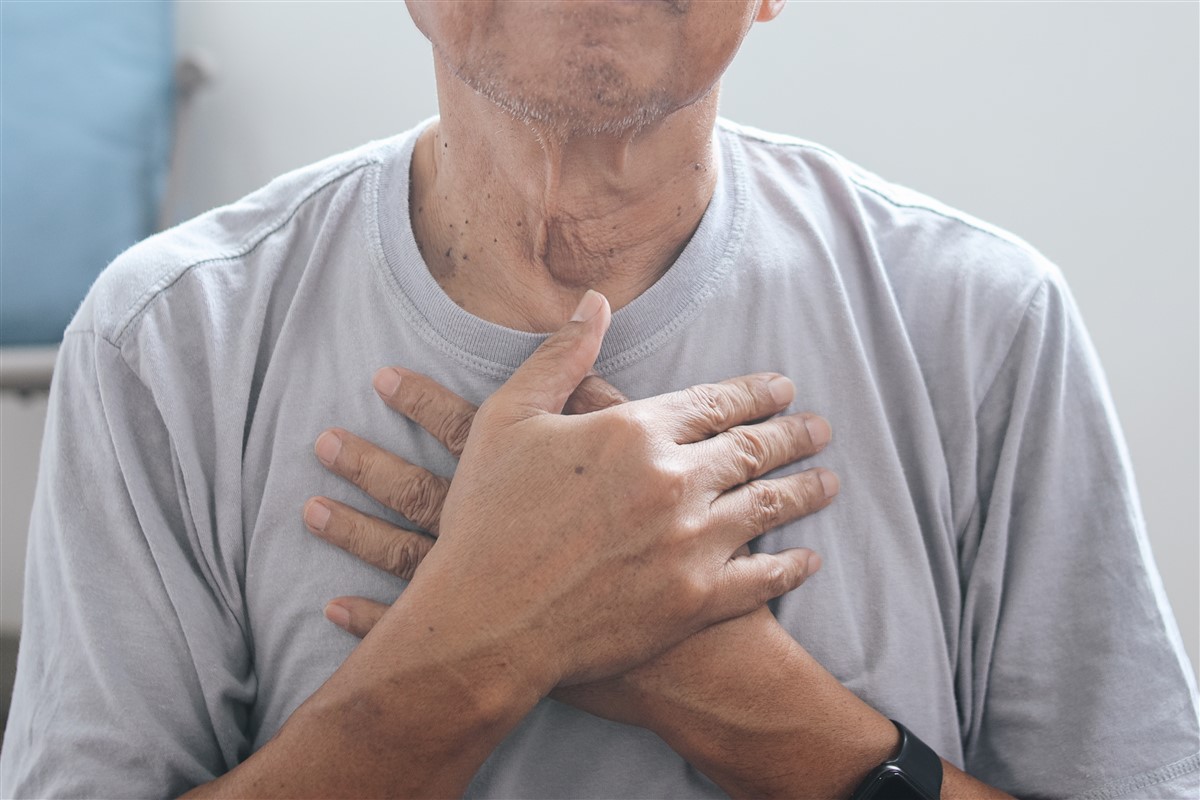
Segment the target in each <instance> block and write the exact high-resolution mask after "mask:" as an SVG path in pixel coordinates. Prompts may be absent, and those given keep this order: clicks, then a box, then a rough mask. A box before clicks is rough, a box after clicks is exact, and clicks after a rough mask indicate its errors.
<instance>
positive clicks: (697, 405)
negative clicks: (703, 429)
mask: <svg viewBox="0 0 1200 800" xmlns="http://www.w3.org/2000/svg"><path fill="white" fill-rule="evenodd" d="M684 393H685V395H686V396H687V399H688V402H689V404H690V405H691V406H692V408H694V409H695V410H696V411H697V412H699V413H700V414H701V415H702V416H703V417H704V419H706V420H708V421H709V422H710V423H712V425H713V426H714V427H717V428H720V429H721V430H724V429H726V428H728V427H729V426H730V425H732V424H733V420H734V416H735V409H734V407H733V403H732V402H731V401H730V399H729V395H728V394H726V393H724V392H722V391H721V390H720V389H719V388H718V387H716V386H715V385H712V384H701V385H699V386H690V387H688V388H687V389H685V390H684Z"/></svg>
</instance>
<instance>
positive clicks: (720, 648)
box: [304, 368, 837, 728]
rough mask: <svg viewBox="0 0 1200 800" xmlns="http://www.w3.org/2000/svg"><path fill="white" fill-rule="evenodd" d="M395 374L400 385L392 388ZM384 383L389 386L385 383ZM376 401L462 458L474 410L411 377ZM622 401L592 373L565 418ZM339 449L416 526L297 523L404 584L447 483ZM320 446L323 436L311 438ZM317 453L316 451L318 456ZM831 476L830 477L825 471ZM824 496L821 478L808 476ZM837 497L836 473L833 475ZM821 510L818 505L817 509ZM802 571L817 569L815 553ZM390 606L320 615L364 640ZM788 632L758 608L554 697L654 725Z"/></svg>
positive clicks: (332, 520) (378, 451) (428, 544)
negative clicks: (610, 675) (629, 667)
mask: <svg viewBox="0 0 1200 800" xmlns="http://www.w3.org/2000/svg"><path fill="white" fill-rule="evenodd" d="M395 376H400V378H401V380H400V382H399V384H398V385H397V384H395V383H394V378H395ZM389 378H391V380H390V381H389V380H388V379H389ZM375 386H376V389H377V391H378V392H379V394H380V396H381V397H382V398H383V399H384V401H385V402H386V403H387V404H388V405H389V406H390V407H391V408H393V409H394V410H396V411H398V412H400V413H402V414H404V415H405V416H407V417H408V418H410V419H412V420H413V421H414V422H416V423H417V424H419V425H420V426H421V427H422V428H424V429H425V430H426V431H428V432H429V433H430V434H432V435H433V436H434V437H435V438H437V439H438V441H440V442H441V443H442V444H443V445H444V446H445V447H446V448H447V449H448V450H449V451H450V453H451V454H452V455H454V456H455V457H457V456H459V455H460V454H461V453H462V450H463V447H464V445H465V443H466V440H467V435H468V434H469V432H470V430H471V423H472V420H473V419H474V415H475V411H476V408H475V406H473V405H471V404H470V403H468V402H467V401H466V400H464V399H462V398H461V397H459V396H457V395H455V394H454V393H452V392H450V391H449V390H447V389H445V388H444V387H442V386H441V385H440V384H438V383H436V382H434V381H433V380H431V379H429V378H427V377H425V376H423V375H420V374H418V373H413V372H408V371H404V372H403V373H401V372H400V371H398V370H393V369H390V368H389V369H384V370H381V371H380V372H379V373H377V375H376V379H375ZM625 401H626V398H625V397H624V395H622V394H621V393H620V392H619V391H618V390H617V389H616V388H614V387H613V386H611V385H609V384H608V383H606V382H604V381H603V380H601V379H600V378H598V377H596V376H590V377H588V378H585V379H584V381H583V382H582V383H581V384H580V385H579V388H578V389H576V391H575V393H574V394H573V395H571V397H570V399H569V400H568V402H567V405H566V408H565V412H566V413H570V414H582V413H589V412H592V411H599V410H602V409H604V408H608V407H610V406H613V405H617V404H619V403H623V402H625ZM805 422H806V426H805V427H806V428H807V429H808V430H811V431H816V434H817V436H816V439H817V441H816V442H814V443H813V447H812V451H813V452H816V451H819V450H820V449H821V447H823V446H824V443H825V442H826V441H828V438H829V434H828V431H829V429H828V424H827V423H826V422H825V421H824V420H822V419H821V418H820V417H817V416H815V415H807V416H806V417H805ZM337 435H338V437H339V438H340V439H341V440H342V447H341V449H340V451H339V452H338V454H337V457H336V459H335V460H334V461H333V462H327V461H324V460H323V463H324V464H325V466H326V467H327V468H329V469H330V470H332V471H333V472H335V473H336V474H338V475H340V476H342V477H344V478H346V479H347V480H349V481H351V482H353V483H354V484H355V485H356V486H358V487H359V488H361V489H362V490H364V491H365V492H367V494H369V495H370V496H371V497H373V498H375V499H376V500H378V501H379V502H380V503H382V504H384V505H386V506H387V507H389V508H391V509H393V510H395V511H397V512H399V513H400V514H402V515H403V516H404V517H405V518H406V519H408V520H410V521H412V522H413V523H414V524H415V525H417V526H419V527H420V529H421V530H420V531H409V530H405V529H403V528H399V527H397V526H394V525H392V524H391V523H388V522H386V521H384V520H382V519H379V518H377V517H373V516H370V515H367V514H364V513H362V512H360V511H357V510H355V509H354V508H351V507H350V506H347V505H345V504H343V503H339V502H337V501H334V500H329V499H327V498H312V499H311V500H309V501H308V503H307V504H306V505H305V509H304V519H305V523H306V524H307V525H308V527H309V530H311V531H312V532H313V533H315V534H316V535H318V536H320V537H322V538H323V539H325V540H326V541H329V542H330V543H332V544H335V545H337V546H338V547H341V548H343V549H345V550H347V551H348V552H350V553H352V554H354V555H356V556H358V557H359V558H361V559H363V560H364V561H366V562H368V563H370V564H372V565H374V566H376V567H379V568H380V569H383V570H385V571H387V572H390V573H392V574H394V575H396V576H397V577H400V578H403V579H405V580H410V579H411V578H412V577H413V575H414V574H415V572H416V570H417V567H418V566H419V565H420V563H421V561H422V559H423V558H424V557H425V555H426V554H427V553H428V552H429V551H430V549H431V548H432V547H433V545H434V542H435V541H436V538H437V534H438V526H439V521H440V513H441V507H442V502H443V501H444V500H445V497H446V493H447V491H448V490H449V487H450V481H449V480H447V479H446V478H442V477H440V476H437V475H434V474H433V473H431V472H429V471H427V470H424V469H422V468H420V467H417V466H415V465H413V464H410V463H409V462H407V461H405V460H404V459H402V458H400V457H399V456H396V455H394V454H392V453H389V452H388V451H386V450H383V449H382V448H379V447H377V446H375V445H373V444H371V443H370V442H367V441H365V440H363V439H361V438H359V437H356V436H354V435H352V434H349V433H347V432H345V431H342V430H340V429H339V430H338V431H337ZM318 441H320V439H318ZM319 450H320V448H319V447H318V451H319ZM825 474H827V475H829V476H831V477H832V473H825ZM812 480H813V483H814V484H815V486H814V488H815V489H816V491H817V492H820V491H821V487H822V483H821V479H820V473H819V472H817V471H814V474H813V475H812ZM832 480H833V481H834V483H833V487H834V490H835V491H836V486H837V484H836V477H832ZM815 505H817V506H820V505H822V504H820V503H816V504H815ZM812 559H813V563H810V566H809V571H808V572H809V574H810V575H811V574H812V573H813V572H815V571H816V569H817V568H819V566H820V560H819V557H818V556H816V555H815V554H814V555H813V556H812ZM388 608H389V606H388V605H386V604H383V603H377V602H375V601H372V600H368V599H366V598H362V597H338V598H335V599H334V600H332V601H330V602H329V604H328V605H327V606H326V611H325V613H326V616H327V617H328V618H329V619H330V620H331V621H332V622H334V623H336V624H338V625H339V626H341V627H343V628H345V629H346V630H347V631H349V632H350V633H353V634H354V635H356V636H358V637H360V638H361V637H363V636H365V635H366V634H367V633H368V632H369V631H370V630H371V629H372V628H373V627H374V626H375V623H376V622H378V621H379V619H380V617H382V616H383V614H384V612H385V611H386V610H387V609H388ZM794 645H795V642H794V641H793V640H792V639H791V637H790V635H789V634H787V632H786V631H784V630H783V628H782V627H781V626H780V625H779V624H778V622H776V620H775V618H774V616H772V615H771V613H770V611H769V610H768V609H767V608H766V606H763V607H761V608H759V609H758V610H757V611H755V612H753V613H751V614H748V615H746V616H744V617H739V618H736V619H732V620H728V621H726V622H722V623H720V624H717V625H713V626H712V627H710V628H707V629H705V630H702V631H700V632H699V633H696V634H694V635H693V636H691V637H690V638H688V639H686V640H684V641H683V642H681V643H680V644H678V645H676V646H675V647H673V648H671V649H670V650H668V651H666V652H665V653H662V654H661V655H660V656H658V657H657V658H655V659H653V660H651V661H649V662H647V663H645V664H643V665H641V666H639V667H637V668H635V669H632V670H630V671H629V672H626V673H625V674H623V675H619V676H617V677H614V678H609V679H606V680H602V681H597V682H593V683H587V684H581V685H576V686H571V687H566V688H559V689H556V690H555V691H554V692H553V693H552V694H551V697H553V698H554V699H556V700H559V701H561V702H565V703H568V704H570V705H573V706H575V707H577V708H580V709H581V710H583V711H586V712H588V713H591V714H594V715H596V716H601V717H604V718H606V719H611V720H614V721H616V722H623V723H626V724H632V725H639V726H641V727H648V728H654V727H655V722H656V719H657V718H658V717H660V716H664V715H670V714H671V713H672V712H673V710H674V709H675V708H676V707H693V706H696V707H704V706H707V705H709V704H710V701H711V695H712V693H714V692H721V691H724V690H727V689H728V687H729V686H730V685H731V682H736V681H737V680H739V678H743V677H745V676H744V672H742V671H741V670H742V665H744V664H745V663H746V659H755V658H758V659H766V660H767V663H769V662H770V659H772V658H773V657H774V656H776V655H778V654H779V653H781V652H782V651H783V650H786V649H787V647H789V646H794Z"/></svg>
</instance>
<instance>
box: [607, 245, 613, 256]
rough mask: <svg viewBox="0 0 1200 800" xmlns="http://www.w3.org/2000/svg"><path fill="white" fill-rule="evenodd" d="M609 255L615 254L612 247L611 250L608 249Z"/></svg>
mask: <svg viewBox="0 0 1200 800" xmlns="http://www.w3.org/2000/svg"><path fill="white" fill-rule="evenodd" d="M608 254H609V255H610V256H611V255H612V254H613V249H612V248H611V247H610V248H608Z"/></svg>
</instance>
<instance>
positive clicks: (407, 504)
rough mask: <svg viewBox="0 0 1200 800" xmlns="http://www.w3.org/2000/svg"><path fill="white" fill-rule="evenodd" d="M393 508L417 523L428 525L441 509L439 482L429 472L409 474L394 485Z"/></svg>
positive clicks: (423, 525)
mask: <svg viewBox="0 0 1200 800" xmlns="http://www.w3.org/2000/svg"><path fill="white" fill-rule="evenodd" d="M392 498H393V500H394V502H393V508H395V510H397V511H399V512H400V513H401V514H403V515H404V516H406V517H408V519H410V520H412V521H413V522H414V523H416V524H417V525H420V526H422V527H428V525H429V523H430V522H431V520H432V519H435V518H436V517H437V515H438V512H439V511H440V510H441V501H442V494H441V483H440V482H439V481H438V479H437V478H436V477H435V476H434V475H433V474H431V473H428V472H422V473H418V474H416V475H410V476H408V477H406V478H404V479H402V480H400V481H399V483H398V484H397V485H396V487H395V489H394V491H393V494H392Z"/></svg>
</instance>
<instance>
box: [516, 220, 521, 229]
mask: <svg viewBox="0 0 1200 800" xmlns="http://www.w3.org/2000/svg"><path fill="white" fill-rule="evenodd" d="M517 227H518V228H519V227H521V220H517Z"/></svg>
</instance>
